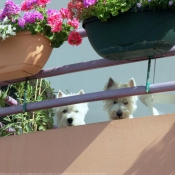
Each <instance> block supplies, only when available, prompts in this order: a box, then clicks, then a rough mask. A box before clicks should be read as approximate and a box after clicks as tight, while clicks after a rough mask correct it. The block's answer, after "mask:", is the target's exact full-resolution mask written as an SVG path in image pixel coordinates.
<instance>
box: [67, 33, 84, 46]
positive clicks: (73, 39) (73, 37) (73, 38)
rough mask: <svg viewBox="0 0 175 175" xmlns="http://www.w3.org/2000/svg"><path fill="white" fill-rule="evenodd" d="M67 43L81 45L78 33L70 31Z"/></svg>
mask: <svg viewBox="0 0 175 175" xmlns="http://www.w3.org/2000/svg"><path fill="white" fill-rule="evenodd" d="M68 43H69V44H70V45H76V46H78V45H80V44H81V43H82V38H81V36H80V34H79V33H78V32H75V31H72V32H71V33H70V34H69V36H68Z"/></svg>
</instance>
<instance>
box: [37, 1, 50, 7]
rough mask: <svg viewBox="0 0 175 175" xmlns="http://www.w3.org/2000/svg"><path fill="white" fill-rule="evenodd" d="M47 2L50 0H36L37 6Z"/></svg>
mask: <svg viewBox="0 0 175 175" xmlns="http://www.w3.org/2000/svg"><path fill="white" fill-rule="evenodd" d="M48 3H50V0H38V5H39V6H45V5H46V4H48Z"/></svg>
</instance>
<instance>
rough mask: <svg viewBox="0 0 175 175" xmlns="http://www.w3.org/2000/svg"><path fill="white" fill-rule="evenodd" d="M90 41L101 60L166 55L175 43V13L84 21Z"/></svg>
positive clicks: (148, 13) (140, 13)
mask: <svg viewBox="0 0 175 175" xmlns="http://www.w3.org/2000/svg"><path fill="white" fill-rule="evenodd" d="M83 27H84V28H85V30H86V33H87V36H88V39H89V41H90V43H91V45H92V47H93V48H94V50H95V51H96V52H97V54H99V55H100V56H101V57H104V58H106V59H110V60H119V59H133V58H138V57H145V56H153V55H158V54H164V53H166V52H167V51H169V50H170V49H171V48H172V47H173V45H174V44H175V31H174V29H175V13H174V12H172V11H168V10H167V11H151V10H143V11H138V12H134V11H133V10H130V11H129V12H127V13H123V14H119V15H117V16H115V17H111V18H110V19H109V20H107V21H106V22H101V21H100V20H99V19H97V18H96V17H91V18H89V19H87V20H84V21H83Z"/></svg>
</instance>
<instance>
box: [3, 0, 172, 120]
mask: <svg viewBox="0 0 175 175" xmlns="http://www.w3.org/2000/svg"><path fill="white" fill-rule="evenodd" d="M51 1H52V2H51V4H49V5H48V7H49V8H52V9H56V8H57V9H60V8H61V7H66V4H67V2H68V0H59V1H58V0H51ZM4 2H5V1H4V0H3V1H0V9H1V8H3V5H4ZM14 2H16V3H20V2H22V0H14ZM97 59H100V57H99V56H98V55H97V54H96V53H95V51H94V50H93V49H92V47H91V46H90V43H89V41H88V38H84V39H83V43H82V45H80V46H78V47H77V46H74V47H73V46H70V45H68V44H67V42H65V43H64V45H62V46H61V47H60V48H58V49H54V50H53V52H52V54H51V57H50V58H49V60H48V62H47V63H46V65H45V67H44V69H46V68H52V67H56V66H63V65H68V64H73V63H78V62H86V61H90V60H97ZM153 63H154V61H152V67H151V69H152V71H151V81H152V80H153V78H152V77H153V67H154V66H153ZM174 65H175V59H174V57H169V58H161V59H158V60H157V64H156V76H155V83H160V82H168V81H174V79H175V76H174ZM146 75H147V61H142V62H138V63H130V64H125V65H120V66H113V67H108V68H102V69H96V70H89V71H84V72H78V73H72V74H67V75H61V76H55V77H51V78H47V79H48V80H49V81H51V85H52V87H53V88H55V92H58V90H59V89H60V90H61V91H63V92H65V93H66V90H68V91H69V92H78V91H79V90H81V89H83V90H84V91H85V93H90V92H97V91H101V90H103V87H104V85H105V83H106V82H107V81H108V78H109V77H112V78H113V79H115V80H116V81H120V82H127V81H128V80H129V79H130V78H131V77H133V78H134V79H135V81H136V84H137V85H145V83H146ZM160 108H161V110H162V111H165V112H167V113H172V112H175V109H174V106H173V105H169V106H167V105H163V106H162V105H161V106H160ZM89 109H90V110H89V112H88V114H87V117H86V123H94V122H101V121H106V120H107V115H106V113H105V112H104V111H103V102H102V101H100V102H91V103H89ZM147 115H150V113H149V110H148V109H147V108H146V107H145V106H144V105H143V104H142V103H141V102H140V101H138V109H137V111H136V112H135V113H134V117H141V116H147Z"/></svg>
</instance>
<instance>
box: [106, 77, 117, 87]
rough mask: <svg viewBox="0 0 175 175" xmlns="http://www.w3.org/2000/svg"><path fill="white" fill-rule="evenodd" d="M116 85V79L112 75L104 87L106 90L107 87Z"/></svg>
mask: <svg viewBox="0 0 175 175" xmlns="http://www.w3.org/2000/svg"><path fill="white" fill-rule="evenodd" d="M114 85H115V83H114V80H113V79H112V78H111V77H110V78H109V80H108V82H107V84H106V85H105V87H104V90H107V89H109V88H110V87H112V86H114Z"/></svg>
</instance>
